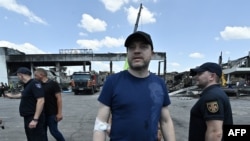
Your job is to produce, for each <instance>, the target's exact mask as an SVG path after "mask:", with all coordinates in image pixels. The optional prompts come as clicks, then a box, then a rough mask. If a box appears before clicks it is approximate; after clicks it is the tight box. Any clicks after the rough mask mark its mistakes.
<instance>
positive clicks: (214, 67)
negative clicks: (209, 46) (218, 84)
mask: <svg viewBox="0 0 250 141" xmlns="http://www.w3.org/2000/svg"><path fill="white" fill-rule="evenodd" d="M204 71H209V72H212V73H215V74H216V75H217V76H219V77H221V75H222V69H221V67H220V65H218V64H217V63H212V62H207V63H204V64H202V65H201V66H199V67H197V68H194V69H190V76H195V75H196V74H197V73H201V72H204Z"/></svg>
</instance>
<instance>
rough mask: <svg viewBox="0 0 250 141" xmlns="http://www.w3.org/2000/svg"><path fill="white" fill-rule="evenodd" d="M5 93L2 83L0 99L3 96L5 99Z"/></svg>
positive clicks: (0, 84)
mask: <svg viewBox="0 0 250 141" xmlns="http://www.w3.org/2000/svg"><path fill="white" fill-rule="evenodd" d="M4 91H5V86H4V84H3V82H1V83H0V97H2V96H3V97H5V93H4Z"/></svg>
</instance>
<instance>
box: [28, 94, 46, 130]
mask: <svg viewBox="0 0 250 141" xmlns="http://www.w3.org/2000/svg"><path fill="white" fill-rule="evenodd" d="M43 105H44V97H40V98H38V99H37V102H36V112H35V115H34V117H33V119H39V117H40V115H41V113H42V111H43ZM37 123H38V121H34V120H32V121H31V122H30V123H29V128H36V125H37Z"/></svg>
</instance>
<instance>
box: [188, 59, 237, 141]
mask: <svg viewBox="0 0 250 141" xmlns="http://www.w3.org/2000/svg"><path fill="white" fill-rule="evenodd" d="M190 75H191V76H194V79H195V80H196V85H197V86H198V87H200V88H202V90H203V91H202V93H201V97H200V99H199V100H198V101H197V102H196V104H195V105H194V106H193V107H192V109H191V112H190V114H191V115H190V123H189V141H221V140H223V130H222V129H223V125H226V124H227V125H232V124H233V118H232V110H231V104H230V102H229V98H228V96H227V95H226V93H225V92H224V91H223V90H222V89H221V88H220V85H219V81H220V78H221V75H222V69H221V67H220V66H219V65H218V64H216V63H212V62H207V63H204V64H202V65H201V66H200V67H197V68H195V69H191V70H190Z"/></svg>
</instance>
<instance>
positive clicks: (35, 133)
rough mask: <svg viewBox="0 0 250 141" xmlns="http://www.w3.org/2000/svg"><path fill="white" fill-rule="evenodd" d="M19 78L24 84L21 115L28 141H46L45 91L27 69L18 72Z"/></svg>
mask: <svg viewBox="0 0 250 141" xmlns="http://www.w3.org/2000/svg"><path fill="white" fill-rule="evenodd" d="M16 73H17V76H18V78H19V79H20V81H22V82H23V83H24V90H23V91H22V94H21V101H20V105H19V112H20V115H21V116H22V117H23V118H24V128H25V134H26V137H27V140H28V141H44V140H45V131H44V122H45V119H44V114H43V105H44V90H43V88H42V85H41V83H40V82H39V81H37V80H35V79H32V78H31V71H30V70H29V69H28V68H26V67H20V68H19V69H18V70H17V72H16Z"/></svg>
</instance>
